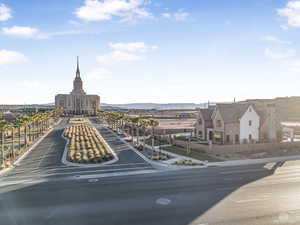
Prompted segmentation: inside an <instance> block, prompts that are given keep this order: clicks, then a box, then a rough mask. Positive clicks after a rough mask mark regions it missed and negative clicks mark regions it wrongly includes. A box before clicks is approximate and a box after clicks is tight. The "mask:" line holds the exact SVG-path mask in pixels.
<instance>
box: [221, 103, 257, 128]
mask: <svg viewBox="0 0 300 225" xmlns="http://www.w3.org/2000/svg"><path fill="white" fill-rule="evenodd" d="M250 105H251V104H238V103H232V104H217V110H218V111H219V112H220V114H221V117H222V119H223V121H224V123H235V122H239V119H240V118H241V117H242V116H243V115H244V113H245V112H246V111H247V109H248V108H249V106H250ZM252 107H253V106H252ZM253 109H254V107H253Z"/></svg>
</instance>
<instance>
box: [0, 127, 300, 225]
mask: <svg viewBox="0 0 300 225" xmlns="http://www.w3.org/2000/svg"><path fill="white" fill-rule="evenodd" d="M64 125H65V124H64V122H62V123H61V125H60V126H59V127H58V128H56V129H55V130H54V131H53V132H51V133H50V134H49V135H48V137H46V139H44V141H42V142H41V144H40V145H39V146H38V147H37V148H36V149H34V150H33V151H32V152H31V153H30V154H29V155H28V157H26V158H25V159H24V160H23V161H22V162H21V163H20V165H19V166H18V167H17V168H15V169H13V170H11V171H10V172H9V173H8V174H6V175H4V176H2V177H0V224H1V225H2V224H3V225H10V224H13V225H19V224H20V225H21V224H22V225H23V224H24V225H25V224H26V225H27V224H28V225H36V224H51V225H53V224H55V225H56V224H72V225H77V224H78V225H82V224H91V225H93V224H95V225H99V224H105V225H110V224H116V225H120V224H121V225H124V224H128V225H144V224H145V225H146V224H147V225H148V224H149V225H150V224H151V225H152V224H153V225H154V224H155V225H157V224H159V225H165V224H166V225H189V224H190V225H244V224H245V225H258V224H259V225H268V224H282V225H288V224H300V162H299V161H289V162H278V163H269V164H264V165H251V166H250V165H249V166H239V167H223V168H205V169H203V168H202V169H189V170H176V171H168V170H161V171H160V170H155V169H153V168H152V167H151V165H148V164H147V163H146V162H143V161H142V162H143V163H146V164H145V167H150V168H140V169H138V168H136V169H135V170H136V171H154V172H153V173H144V174H138V175H126V176H125V175H121V176H107V177H98V178H90V177H85V176H82V177H78V176H73V175H74V174H72V173H71V172H76V173H75V174H80V175H81V174H87V175H89V174H92V175H95V176H96V175H99V174H102V173H105V174H108V175H109V174H113V173H114V172H112V173H111V171H105V170H104V169H103V170H101V171H96V170H98V169H97V168H93V169H82V168H80V169H79V168H73V167H66V166H64V165H62V164H61V162H60V157H61V154H62V151H63V145H64V140H63V139H60V138H59V137H60V134H61V129H62V128H63V126H64ZM122 152H123V151H122ZM133 153H134V152H133ZM128 154H129V153H128ZM131 157H132V158H131ZM130 159H133V163H139V162H138V161H135V160H134V156H130V157H128V160H130ZM137 159H139V158H137ZM140 160H142V159H140ZM124 163H125V162H124V161H121V164H124ZM127 163H128V162H127ZM124 167H126V166H121V169H124V170H125V173H126V171H127V170H128V168H124ZM135 167H136V166H135ZM141 167H144V166H141ZM77 172H78V173H77ZM70 173H71V174H70Z"/></svg>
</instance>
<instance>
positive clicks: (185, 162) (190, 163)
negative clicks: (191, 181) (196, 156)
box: [173, 159, 204, 166]
mask: <svg viewBox="0 0 300 225" xmlns="http://www.w3.org/2000/svg"><path fill="white" fill-rule="evenodd" d="M173 164H174V165H178V166H203V165H204V164H203V163H198V162H193V161H192V160H187V159H182V160H178V161H175V162H174V163H173Z"/></svg>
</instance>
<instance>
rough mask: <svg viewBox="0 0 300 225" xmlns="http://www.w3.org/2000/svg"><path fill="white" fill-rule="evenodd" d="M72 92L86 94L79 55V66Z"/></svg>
mask: <svg viewBox="0 0 300 225" xmlns="http://www.w3.org/2000/svg"><path fill="white" fill-rule="evenodd" d="M71 94H85V92H84V90H83V88H82V80H81V77H80V70H79V57H78V56H77V68H76V76H75V79H74V81H73V90H72V92H71Z"/></svg>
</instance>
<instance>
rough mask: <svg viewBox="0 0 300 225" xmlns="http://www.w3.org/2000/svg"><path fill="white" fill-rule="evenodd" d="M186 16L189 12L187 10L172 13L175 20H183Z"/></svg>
mask: <svg viewBox="0 0 300 225" xmlns="http://www.w3.org/2000/svg"><path fill="white" fill-rule="evenodd" d="M188 16H189V14H188V13H187V12H184V11H181V10H180V11H178V12H176V13H174V18H175V20H178V21H184V20H186V19H187V17H188Z"/></svg>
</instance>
